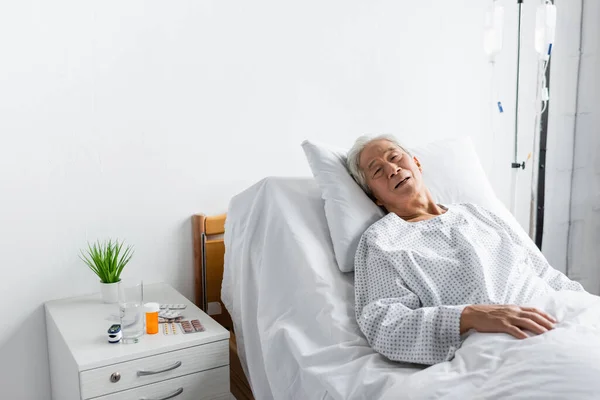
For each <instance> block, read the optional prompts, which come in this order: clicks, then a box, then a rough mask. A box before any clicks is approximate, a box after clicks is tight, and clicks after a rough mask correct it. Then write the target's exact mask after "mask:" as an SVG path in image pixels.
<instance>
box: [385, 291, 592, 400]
mask: <svg viewBox="0 0 600 400" xmlns="http://www.w3.org/2000/svg"><path fill="white" fill-rule="evenodd" d="M530 305H532V306H535V307H539V308H540V309H543V310H545V311H547V312H549V313H551V314H552V315H555V316H556V318H557V319H558V321H559V323H558V324H557V326H556V328H555V329H554V330H552V331H550V332H548V333H545V334H543V335H538V336H531V337H529V338H528V339H524V340H518V339H514V338H513V337H511V336H509V335H506V334H489V333H477V332H474V333H472V334H471V335H470V336H469V337H468V338H467V340H465V342H464V343H463V345H462V347H461V348H460V349H459V350H458V351H457V352H456V354H455V358H454V359H453V360H452V361H451V362H444V363H441V364H438V365H435V366H433V367H429V368H427V369H426V370H423V371H421V372H419V373H416V374H414V375H413V376H411V378H410V379H409V380H408V381H407V382H404V383H402V384H401V385H398V386H396V387H394V388H391V389H390V390H389V391H388V392H387V393H386V398H398V393H403V394H406V396H405V397H406V398H410V399H432V398H435V399H439V398H442V399H443V398H445V399H507V398H510V399H590V400H591V399H598V398H600V298H599V297H597V296H594V295H591V294H588V293H585V292H572V291H564V292H555V293H550V294H548V295H547V296H545V297H544V298H539V299H537V300H536V301H535V302H533V303H530ZM402 397H404V395H403V396H402Z"/></svg>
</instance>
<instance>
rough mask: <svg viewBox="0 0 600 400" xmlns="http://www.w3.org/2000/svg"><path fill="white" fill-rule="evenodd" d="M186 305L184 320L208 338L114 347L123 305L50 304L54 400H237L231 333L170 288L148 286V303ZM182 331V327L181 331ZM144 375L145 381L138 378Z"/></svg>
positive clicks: (82, 300)
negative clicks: (112, 330)
mask: <svg viewBox="0 0 600 400" xmlns="http://www.w3.org/2000/svg"><path fill="white" fill-rule="evenodd" d="M150 301H153V302H158V303H162V304H182V303H183V304H186V305H187V308H186V309H185V310H184V312H183V316H184V317H185V319H186V320H192V319H199V320H200V322H201V323H202V325H204V328H205V329H206V330H205V331H204V332H197V333H191V334H184V333H183V331H181V329H178V331H177V332H178V333H177V334H176V335H173V334H169V335H164V334H163V327H162V325H161V326H160V330H159V332H158V333H157V334H155V335H143V336H142V337H141V338H140V340H139V342H138V343H134V344H123V343H117V344H111V343H108V336H107V332H106V331H107V330H108V328H109V327H110V326H111V325H112V324H114V323H118V321H116V320H114V319H111V315H115V316H117V315H118V314H119V307H118V305H117V304H104V303H102V300H101V298H100V295H99V294H98V295H92V296H82V297H73V298H69V299H63V300H54V301H50V302H47V303H46V304H45V308H46V331H47V335H48V353H49V359H50V376H51V383H52V398H53V399H55V400H71V399H73V400H75V399H78V400H85V399H92V398H93V399H95V400H126V399H127V400H129V399H132V400H134V399H135V400H140V399H147V400H159V399H161V400H163V399H164V400H166V399H171V398H173V399H176V400H184V399H186V400H187V399H190V400H191V399H193V400H199V399H232V398H233V397H232V396H231V394H230V393H229V331H227V330H226V329H225V328H223V327H222V326H221V325H219V324H218V323H216V322H215V321H214V320H212V319H211V318H210V317H209V316H208V315H206V314H205V313H204V312H202V310H200V309H199V308H198V307H196V306H195V305H194V304H193V303H192V302H190V301H189V300H188V299H186V298H185V297H184V296H182V295H181V294H180V293H178V292H177V291H176V290H175V289H173V288H172V287H171V286H169V285H167V284H164V283H161V284H153V285H146V286H144V302H150ZM177 327H178V328H180V326H177ZM140 372H141V373H140Z"/></svg>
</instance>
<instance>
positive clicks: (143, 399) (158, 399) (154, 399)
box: [140, 387, 183, 400]
mask: <svg viewBox="0 0 600 400" xmlns="http://www.w3.org/2000/svg"><path fill="white" fill-rule="evenodd" d="M181 393H183V388H182V387H180V388H179V389H177V390H176V391H174V392H173V393H171V394H168V395H166V396H164V397H152V398H150V397H140V400H167V399H172V398H173V397H177V396H179V395H180V394H181Z"/></svg>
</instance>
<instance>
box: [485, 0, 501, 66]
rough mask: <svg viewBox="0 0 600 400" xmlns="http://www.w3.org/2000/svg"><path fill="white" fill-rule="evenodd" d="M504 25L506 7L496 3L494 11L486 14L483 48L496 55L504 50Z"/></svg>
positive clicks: (489, 54)
mask: <svg viewBox="0 0 600 400" xmlns="http://www.w3.org/2000/svg"><path fill="white" fill-rule="evenodd" d="M503 25H504V7H502V6H499V5H497V4H494V8H493V9H492V11H488V12H487V14H486V21H485V30H484V33H483V50H484V51H485V54H487V55H488V56H490V57H492V58H493V57H494V56H495V55H496V54H498V53H499V52H500V50H502V27H503Z"/></svg>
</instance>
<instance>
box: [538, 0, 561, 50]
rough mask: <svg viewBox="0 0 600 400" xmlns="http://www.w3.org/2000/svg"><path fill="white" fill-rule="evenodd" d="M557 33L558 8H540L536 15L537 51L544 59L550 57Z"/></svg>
mask: <svg viewBox="0 0 600 400" xmlns="http://www.w3.org/2000/svg"><path fill="white" fill-rule="evenodd" d="M555 33H556V6H555V5H554V4H549V3H546V4H543V5H540V6H538V8H537V12H536V15H535V50H536V51H537V52H538V54H539V55H540V58H542V59H546V60H547V59H548V58H549V57H550V51H551V50H552V44H553V43H554V35H555Z"/></svg>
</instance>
